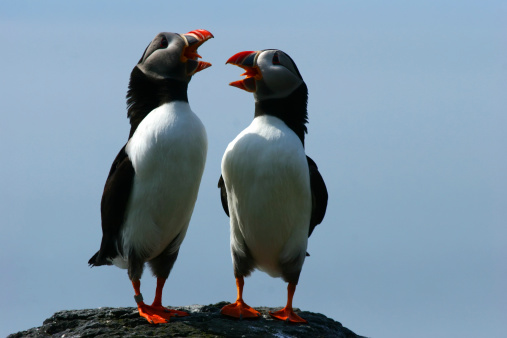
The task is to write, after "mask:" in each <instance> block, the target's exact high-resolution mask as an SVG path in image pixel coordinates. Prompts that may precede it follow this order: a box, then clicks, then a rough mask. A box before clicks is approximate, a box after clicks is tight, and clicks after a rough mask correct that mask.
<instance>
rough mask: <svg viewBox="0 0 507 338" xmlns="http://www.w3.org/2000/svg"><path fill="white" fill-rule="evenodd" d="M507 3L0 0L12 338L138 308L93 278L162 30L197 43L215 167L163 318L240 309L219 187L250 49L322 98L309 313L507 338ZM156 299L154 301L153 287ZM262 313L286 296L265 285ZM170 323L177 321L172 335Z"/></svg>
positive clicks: (360, 328) (250, 297) (110, 284)
mask: <svg viewBox="0 0 507 338" xmlns="http://www.w3.org/2000/svg"><path fill="white" fill-rule="evenodd" d="M506 17H507V3H506V2H505V1H488V0H486V1H467V0H464V1H410V2H408V1H331V0H330V1H319V0H314V1H311V2H307V4H295V3H294V2H293V1H254V2H252V1H248V2H246V1H243V2H240V1H220V2H218V1H215V2H214V4H213V3H212V2H211V1H206V2H205V1H194V2H186V1H150V2H149V4H147V2H142V3H141V2H140V1H107V2H106V1H72V2H68V1H67V2H64V1H44V2H38V1H10V0H8V1H5V0H4V1H2V2H1V3H0V48H1V56H0V60H1V62H0V74H1V78H0V113H1V121H2V122H1V123H0V156H1V158H2V161H1V165H0V180H1V187H0V229H1V235H0V271H1V277H0V299H1V300H2V301H1V305H0V309H1V310H0V311H1V312H0V336H6V335H7V334H9V333H14V332H17V331H20V330H24V329H29V328H31V327H34V326H40V325H42V322H43V320H44V319H46V318H48V317H50V316H51V315H52V314H53V313H54V312H56V311H59V310H67V309H85V308H96V307H101V306H110V307H119V306H135V303H134V300H133V298H132V296H133V289H132V286H131V283H130V282H129V280H128V277H127V274H126V271H125V270H120V269H118V268H116V267H98V268H93V269H91V268H89V267H88V265H87V261H88V259H89V258H90V257H91V256H92V255H93V254H94V253H95V252H96V251H97V250H98V248H99V245H100V240H101V235H102V233H101V228H100V213H99V205H100V199H101V195H102V189H103V185H104V182H105V180H106V177H107V174H108V171H109V168H110V165H111V163H112V161H113V159H114V157H115V156H116V154H117V152H118V150H119V149H120V148H121V147H122V146H123V144H124V143H125V141H126V140H127V137H128V132H129V124H128V120H127V117H126V103H125V94H126V91H127V85H128V80H129V75H130V71H131V70H132V68H133V67H134V66H135V64H136V63H137V61H138V60H139V58H140V57H141V55H142V53H143V51H144V49H145V47H146V46H147V44H148V43H149V42H150V41H151V39H152V38H153V37H154V36H155V35H156V34H157V33H158V32H160V31H170V32H178V33H186V32H188V31H190V30H194V29H197V28H204V29H207V30H209V31H211V32H212V33H213V34H214V36H215V38H214V39H212V40H210V41H208V42H206V43H205V44H204V45H203V46H202V47H201V48H200V49H199V52H200V54H201V55H202V56H203V60H205V61H209V62H211V63H212V64H213V66H212V67H211V68H209V69H206V70H205V71H203V72H201V73H199V74H197V75H196V76H195V77H194V78H193V80H192V81H191V83H190V86H189V100H190V105H191V107H192V109H193V110H194V111H195V112H196V114H197V115H199V117H200V118H201V120H202V121H203V123H204V125H205V126H206V129H207V133H208V139H209V151H208V161H207V164H206V169H205V172H204V176H203V179H202V184H201V189H200V193H199V198H198V200H197V204H196V207H195V211H194V215H193V218H192V221H191V223H190V228H189V231H188V233H187V237H186V239H185V241H184V243H183V245H182V247H181V251H180V255H179V258H178V260H177V262H176V264H175V267H174V269H173V271H172V274H171V276H170V277H169V280H168V282H167V284H166V288H165V292H164V304H165V305H190V304H210V303H216V302H219V301H223V300H227V301H234V299H235V296H236V289H235V281H234V277H233V270H232V265H231V259H230V253H229V227H228V218H227V217H226V215H225V214H224V212H223V210H222V206H221V204H220V199H219V191H218V189H217V188H216V184H217V181H218V178H219V176H220V162H221V158H222V155H223V152H224V150H225V148H226V146H227V144H228V143H229V142H230V141H231V140H232V139H233V138H234V137H235V136H236V135H237V134H238V133H239V132H240V131H241V130H242V129H244V128H245V127H246V126H247V125H248V124H249V123H250V121H251V119H252V117H253V108H254V106H253V96H252V95H251V94H249V93H247V92H244V91H241V90H239V89H237V88H233V87H230V86H228V83H229V82H231V81H235V80H239V79H240V76H239V75H240V73H241V70H240V69H239V68H237V67H233V66H230V65H228V66H226V65H225V61H226V60H227V59H228V58H229V57H230V56H232V55H233V54H235V53H236V52H240V51H244V50H260V49H266V48H277V49H281V50H283V51H285V52H286V53H288V54H289V55H290V56H291V57H292V58H293V59H294V61H295V62H296V64H297V65H298V68H299V70H300V72H301V74H302V76H303V78H304V80H305V82H306V84H307V86H308V88H309V105H308V107H309V120H310V123H309V125H308V130H309V134H308V136H307V138H306V151H307V154H308V155H310V156H311V157H312V158H313V159H314V160H315V161H316V162H317V164H318V166H319V169H320V172H321V173H322V175H323V177H324V179H325V181H326V184H327V188H328V191H329V204H328V209H327V214H326V218H325V219H324V222H323V223H322V224H321V225H319V226H318V227H317V228H316V230H315V232H314V233H313V235H312V237H311V238H310V241H309V247H308V251H309V252H310V254H311V257H309V258H308V259H307V260H306V263H305V265H304V267H303V271H302V274H301V279H300V282H299V285H298V289H297V292H296V295H295V298H294V305H295V306H296V307H299V308H301V309H302V310H307V311H313V312H320V313H323V314H325V315H326V316H328V317H331V318H333V319H335V320H337V321H339V322H341V323H342V324H343V325H344V326H346V327H348V328H349V329H351V330H353V331H354V332H356V333H358V334H361V335H365V336H370V337H478V336H481V337H505V336H507V293H506V289H505V288H506V285H507V266H506V258H507V257H506V255H507V246H506V241H507V227H506V221H507V197H506V191H507V157H506V145H507V131H506V129H507V128H506V126H507V114H506V113H507V111H506V107H507V94H506V93H507V38H506V36H507V35H506V33H507V21H506ZM141 288H142V292H143V294H144V296H145V298H147V299H151V298H152V297H153V295H154V289H155V279H154V278H153V277H152V276H151V273H150V271H149V270H148V269H147V270H145V274H144V276H143V279H142V286H141ZM244 296H245V300H246V302H248V303H249V304H250V305H251V306H261V305H262V306H274V307H282V306H284V305H285V302H286V284H285V283H284V282H283V281H282V280H281V279H273V278H271V277H269V276H268V275H266V274H264V273H261V272H255V273H254V274H253V275H252V276H251V277H250V278H248V279H246V280H245V295H244ZM169 325H170V324H169Z"/></svg>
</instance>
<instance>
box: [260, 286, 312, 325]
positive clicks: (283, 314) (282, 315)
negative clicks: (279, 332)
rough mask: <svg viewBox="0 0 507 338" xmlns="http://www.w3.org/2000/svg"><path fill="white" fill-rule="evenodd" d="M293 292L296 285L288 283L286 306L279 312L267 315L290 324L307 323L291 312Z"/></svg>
mask: <svg viewBox="0 0 507 338" xmlns="http://www.w3.org/2000/svg"><path fill="white" fill-rule="evenodd" d="M294 292H296V284H294V283H289V286H287V305H286V306H285V307H284V308H283V309H281V310H280V311H276V312H269V314H270V315H271V317H273V318H276V319H280V320H285V321H287V322H290V323H308V321H306V320H305V319H303V318H301V317H299V316H298V315H297V314H295V313H294V311H293V310H292V298H293V297H294Z"/></svg>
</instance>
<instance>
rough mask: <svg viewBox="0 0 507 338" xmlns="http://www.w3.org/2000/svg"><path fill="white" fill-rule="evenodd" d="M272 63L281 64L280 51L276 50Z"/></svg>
mask: <svg viewBox="0 0 507 338" xmlns="http://www.w3.org/2000/svg"><path fill="white" fill-rule="evenodd" d="M272 63H273V64H274V65H279V64H280V58H279V57H278V52H276V53H275V54H273V61H272Z"/></svg>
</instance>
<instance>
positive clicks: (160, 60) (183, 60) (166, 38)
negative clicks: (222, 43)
mask: <svg viewBox="0 0 507 338" xmlns="http://www.w3.org/2000/svg"><path fill="white" fill-rule="evenodd" d="M212 37H213V34H211V33H210V32H208V31H207V30H204V29H196V30H194V31H191V32H188V33H185V34H177V33H159V34H157V36H155V38H154V39H153V40H152V41H151V42H150V44H149V45H148V47H146V50H145V51H144V53H143V56H142V57H141V59H140V60H139V62H138V64H137V66H136V67H137V68H139V69H140V70H141V71H142V72H143V73H144V74H145V75H147V76H149V77H151V78H154V79H172V80H176V81H183V82H186V83H188V82H189V81H190V79H191V78H192V75H194V74H195V73H197V72H199V71H201V70H203V69H206V68H208V67H210V66H211V63H208V62H204V61H198V59H199V58H200V57H201V56H200V55H199V54H197V48H199V46H200V45H202V44H203V43H204V42H205V41H207V40H208V39H211V38H212Z"/></svg>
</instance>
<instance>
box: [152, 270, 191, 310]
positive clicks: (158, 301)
mask: <svg viewBox="0 0 507 338" xmlns="http://www.w3.org/2000/svg"><path fill="white" fill-rule="evenodd" d="M165 281H166V279H165V278H157V289H156V290H155V299H154V300H153V304H151V307H152V308H153V309H155V310H158V311H163V312H165V313H168V314H169V315H170V316H171V317H184V316H188V313H187V312H185V311H178V310H172V309H168V308H166V307H164V306H162V290H163V289H164V284H165Z"/></svg>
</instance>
